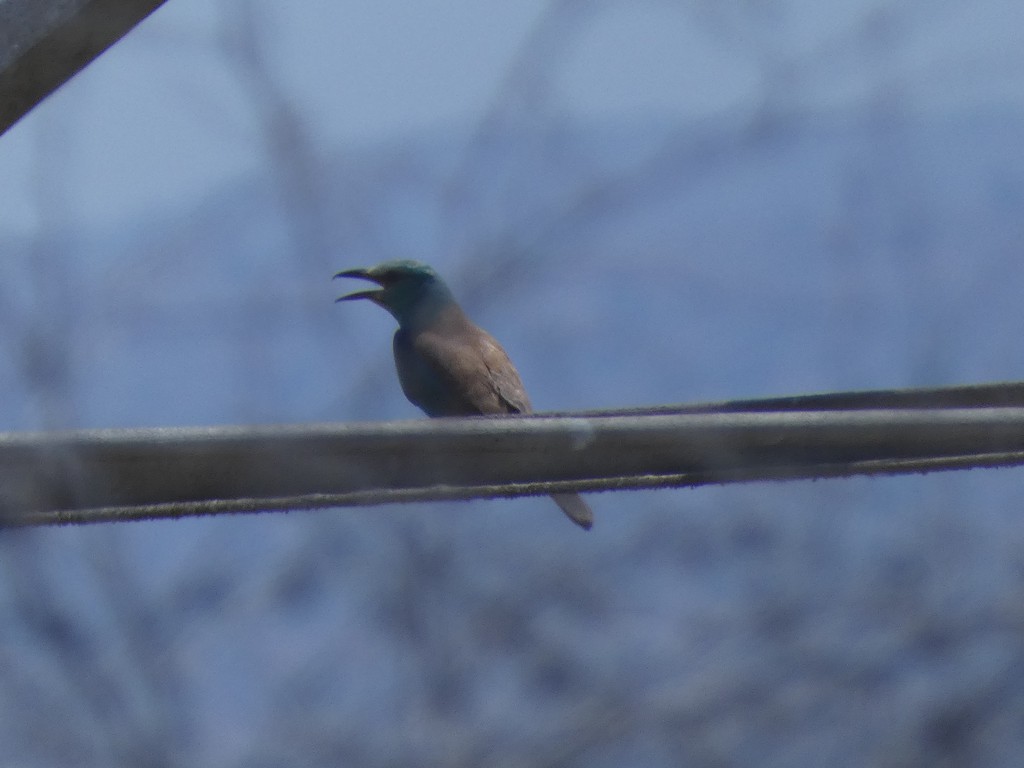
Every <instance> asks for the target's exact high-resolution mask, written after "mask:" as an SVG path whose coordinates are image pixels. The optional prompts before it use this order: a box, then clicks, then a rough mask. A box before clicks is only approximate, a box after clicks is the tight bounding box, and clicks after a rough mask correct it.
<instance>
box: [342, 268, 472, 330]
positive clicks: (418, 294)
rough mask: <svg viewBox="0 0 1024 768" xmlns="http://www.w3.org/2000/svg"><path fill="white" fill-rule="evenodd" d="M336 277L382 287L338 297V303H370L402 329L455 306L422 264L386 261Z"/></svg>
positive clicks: (440, 281) (445, 290) (430, 270)
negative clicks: (355, 300)
mask: <svg viewBox="0 0 1024 768" xmlns="http://www.w3.org/2000/svg"><path fill="white" fill-rule="evenodd" d="M335 277H336V278H337V277H355V278H358V279H360V280H369V281H370V282H373V283H376V284H377V285H379V286H380V287H379V288H376V289H374V290H371V291H357V292H356V293H349V294H347V295H345V296H339V297H338V298H337V299H335V301H351V300H352V299H369V300H370V301H372V302H373V303H374V304H376V305H377V306H380V307H383V308H384V309H386V310H387V311H388V312H390V313H391V314H392V315H393V316H394V318H395V319H396V320H397V321H398V324H399V325H400V326H402V327H403V328H405V327H409V326H412V325H415V324H418V323H424V322H429V320H430V318H431V317H432V316H433V315H434V314H435V313H436V312H438V311H439V310H440V309H442V308H443V307H445V306H447V305H449V304H451V303H452V302H454V299H453V298H452V294H451V291H449V290H448V286H447V285H445V283H444V280H442V279H441V276H440V275H438V274H437V272H435V271H434V270H433V268H432V267H430V266H429V265H427V264H424V263H423V262H420V261H411V260H408V259H400V260H396V261H385V262H383V263H381V264H378V265H376V266H374V267H368V268H365V269H364V268H359V269H346V270H345V271H343V272H339V273H338V274H336V275H335Z"/></svg>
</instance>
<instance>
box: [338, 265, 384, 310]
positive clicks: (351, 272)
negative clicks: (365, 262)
mask: <svg viewBox="0 0 1024 768" xmlns="http://www.w3.org/2000/svg"><path fill="white" fill-rule="evenodd" d="M339 277H355V278H358V279H360V280H369V281H370V282H372V283H377V284H378V285H380V281H378V280H377V279H376V278H374V277H373V275H371V274H370V271H369V270H367V269H346V270H344V271H343V272H339V273H338V274H336V275H335V276H334V279H337V278H339ZM383 294H384V291H382V290H376V291H356V292H355V293H347V294H345V295H344V296H339V297H338V298H336V299H335V300H334V301H335V302H339V301H351V300H352V299H369V300H370V301H372V302H373V303H374V304H379V303H380V297H381V296H382V295H383Z"/></svg>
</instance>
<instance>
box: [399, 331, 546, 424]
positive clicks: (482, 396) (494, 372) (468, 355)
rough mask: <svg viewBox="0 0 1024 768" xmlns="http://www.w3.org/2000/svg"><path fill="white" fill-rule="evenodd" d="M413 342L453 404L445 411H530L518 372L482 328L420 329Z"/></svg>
mask: <svg viewBox="0 0 1024 768" xmlns="http://www.w3.org/2000/svg"><path fill="white" fill-rule="evenodd" d="M413 346H414V348H415V350H416V353H417V354H418V355H419V356H420V358H421V359H422V360H424V361H425V362H426V363H427V364H428V365H429V366H430V368H431V369H432V370H433V372H434V373H435V374H436V375H437V377H438V378H439V379H440V380H441V382H443V386H444V389H445V390H446V391H447V392H448V393H449V395H450V397H451V399H450V402H451V403H452V406H453V408H452V411H451V412H450V413H448V414H446V415H457V414H465V415H471V414H501V413H529V412H530V410H531V408H530V399H529V398H528V397H527V396H526V390H525V389H524V388H523V382H522V381H521V380H520V379H519V373H518V372H517V371H516V369H515V367H514V366H513V365H512V361H511V360H509V359H508V355H507V354H506V353H505V350H504V349H502V348H501V345H500V344H498V342H497V341H496V340H495V339H494V337H493V336H491V335H490V334H489V333H487V332H486V331H484V330H481V329H479V328H476V327H474V328H473V329H472V332H471V333H465V334H459V335H458V336H455V337H452V336H449V335H447V334H446V335H442V334H440V333H432V332H425V333H420V334H418V335H417V337H416V339H415V341H414V342H413ZM455 406H457V411H456V409H455Z"/></svg>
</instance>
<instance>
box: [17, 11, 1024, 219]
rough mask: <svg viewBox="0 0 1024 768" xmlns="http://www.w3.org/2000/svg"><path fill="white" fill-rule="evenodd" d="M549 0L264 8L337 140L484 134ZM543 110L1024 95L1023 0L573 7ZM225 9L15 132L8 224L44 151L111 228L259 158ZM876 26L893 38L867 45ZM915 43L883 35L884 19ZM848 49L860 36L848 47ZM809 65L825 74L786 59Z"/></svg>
mask: <svg viewBox="0 0 1024 768" xmlns="http://www.w3.org/2000/svg"><path fill="white" fill-rule="evenodd" d="M569 5H571V4H552V3H547V2H540V1H539V0H523V1H522V2H517V3H501V4H491V3H479V2H471V1H470V0H445V1H437V2H424V3H416V2H403V1H400V0H384V1H381V2H376V1H371V0H349V1H347V2H329V1H327V0H309V2H303V3H300V4H287V5H280V4H272V3H259V4H258V5H257V7H258V8H259V18H260V20H261V22H262V25H263V27H262V29H261V30H260V33H261V38H262V40H263V41H265V43H266V50H267V51H268V54H269V57H270V64H271V67H272V71H273V76H274V77H275V79H277V80H278V83H279V86H280V88H281V89H282V90H283V91H284V92H285V93H287V95H288V98H289V99H290V100H292V102H293V104H295V105H296V106H297V107H298V109H299V110H300V111H301V114H302V115H303V117H304V119H305V120H306V121H307V125H308V129H309V131H310V132H311V134H312V135H313V137H314V138H315V140H316V141H317V142H318V144H320V145H321V146H322V147H325V148H332V149H338V148H343V147H346V146H357V145H358V146H366V145H374V144H377V143H380V142H386V141H390V140H394V139H396V138H399V139H400V138H404V137H408V136H410V135H415V134H417V133H418V132H421V131H424V130H429V129H432V128H434V129H437V128H444V129H447V128H451V127H453V126H471V125H474V124H476V123H477V122H478V121H479V120H481V119H482V118H483V117H484V116H485V115H486V114H487V113H488V110H489V109H491V108H492V107H493V105H494V104H495V100H496V94H498V93H499V92H500V89H501V88H502V87H503V84H504V83H506V82H507V78H508V77H509V75H510V73H512V74H513V75H514V73H515V72H516V71H517V70H516V65H517V62H519V58H518V57H519V56H520V55H521V53H522V51H523V48H524V46H525V45H527V44H528V43H529V42H530V41H531V40H533V39H534V38H532V37H531V35H533V34H534V33H535V32H536V31H537V29H538V25H539V24H540V23H541V20H542V19H544V18H547V17H546V16H545V14H547V13H550V11H551V9H552V8H555V7H567V6H569ZM576 5H578V6H580V7H582V8H584V9H588V8H589V9H592V10H591V11H590V12H589V16H588V18H589V19H590V20H589V22H588V23H587V24H585V25H582V27H581V28H580V30H577V31H574V33H573V36H572V39H571V40H570V41H569V42H568V43H567V44H565V46H564V51H563V52H562V53H560V54H559V58H558V61H557V62H556V65H555V67H554V71H555V72H556V73H557V75H556V77H554V78H553V81H552V83H550V84H549V86H548V88H549V90H548V91H547V92H546V93H542V94H536V93H534V94H526V95H525V96H524V97H525V98H534V99H537V100H538V105H539V106H540V108H543V109H549V110H553V111H554V112H556V113H558V114H564V115H566V116H570V117H579V118H597V119H607V118H613V117H619V118H621V117H623V116H637V115H643V114H657V115H662V116H665V115H668V116H671V117H676V118H682V119H687V118H694V117H701V116H709V115H716V114H721V113H723V112H727V111H730V110H731V111H735V110H743V109H749V108H752V107H753V106H756V104H757V103H758V99H759V97H760V95H761V94H762V93H763V90H762V88H763V87H764V85H765V82H766V81H765V79H764V77H765V72H766V71H769V70H771V72H772V75H771V76H772V77H778V78H780V79H779V80H778V81H777V82H778V83H781V84H782V87H783V88H784V89H785V88H787V85H786V80H785V78H787V77H793V78H795V81H794V82H793V83H792V84H790V85H791V88H792V93H787V94H785V95H786V96H787V97H792V98H794V100H795V101H797V102H798V103H800V102H802V104H800V105H801V106H805V107H810V108H813V109H828V108H834V107H842V106H848V105H849V104H851V103H855V102H856V101H857V100H858V99H863V98H864V97H865V96H866V95H867V94H869V93H870V91H871V90H872V88H875V87H877V86H878V84H879V83H880V82H886V81H891V82H893V83H896V84H898V85H899V86H900V87H903V88H905V89H907V90H908V91H909V94H910V96H911V98H910V100H909V101H908V104H909V105H910V106H911V107H912V108H916V109H932V108H936V107H941V106H943V105H946V106H948V105H950V104H953V105H958V106H961V107H962V106H963V105H964V104H965V103H966V102H968V101H971V100H987V101H995V102H999V103H1007V102H1011V103H1016V104H1021V103H1024V77H1021V69H1022V67H1024V65H1022V63H1021V58H1022V57H1021V56H1020V55H1019V53H1018V43H1019V40H1018V36H1017V34H1016V31H1017V30H1019V29H1021V28H1024V9H1022V7H1021V6H1020V4H1018V3H1013V2H1003V1H1001V0H988V1H987V2H984V3H976V4H970V3H942V4H919V3H911V4H901V5H900V6H897V7H892V6H890V5H889V4H871V3H865V2H832V3H827V4H821V3H813V2H807V1H806V0H801V1H800V2H793V3H789V4H786V5H784V6H783V5H766V6H764V7H766V8H769V9H772V8H775V9H779V10H775V11H772V10H768V11H761V12H759V11H757V10H751V9H752V8H753V6H749V7H748V6H744V5H740V4H732V3H721V4H704V3H670V2H642V3H636V4H621V3H591V4H584V3H578V4H576ZM230 8H231V4H230V3H214V2H209V1H208V0H171V1H170V2H168V3H166V5H165V6H163V7H162V8H161V9H159V10H158V11H157V12H156V13H154V14H153V15H152V16H151V17H150V18H149V19H147V20H146V21H145V22H143V24H141V25H140V26H139V27H138V28H137V29H136V30H134V31H133V32H132V33H130V34H129V35H128V36H127V37H126V38H125V39H123V40H122V41H121V42H120V43H118V44H117V45H116V46H115V47H114V48H113V49H111V50H110V51H108V52H107V53H106V54H104V55H103V56H102V57H100V59H99V60H97V61H96V62H94V63H93V64H91V65H90V66H89V67H88V68H87V69H86V70H85V71H84V72H83V73H81V74H79V75H78V76H77V77H75V78H74V79H73V80H72V81H71V82H69V83H68V84H66V85H65V86H64V87H63V88H62V89H61V90H60V91H59V92H58V93H57V94H56V95H54V96H52V97H51V98H50V99H48V100H47V101H46V102H45V103H44V104H43V105H41V106H40V107H38V108H37V109H36V110H35V111H34V112H33V113H31V114H30V115H29V116H28V117H26V118H25V119H24V120H22V122H21V123H20V124H19V125H17V126H15V127H14V128H13V129H12V130H11V131H9V132H8V134H6V135H5V136H4V137H3V140H2V141H0V177H3V178H4V179H5V189H6V191H7V197H6V199H5V205H4V206H3V209H2V210H0V234H3V233H4V232H8V233H13V232H20V233H29V232H31V231H33V229H34V227H35V226H37V224H38V218H37V211H36V203H35V202H34V200H35V199H36V197H37V193H36V192H33V187H32V182H31V179H32V176H33V174H34V173H35V171H34V170H33V169H34V167H35V165H34V164H35V162H36V161H35V159H34V158H35V157H36V156H37V155H38V154H45V155H57V156H58V157H59V161H60V163H61V164H62V166H63V178H62V183H63V185H64V192H63V194H64V198H65V202H66V205H67V209H68V211H67V213H68V215H69V216H70V217H72V218H73V219H74V220H75V221H79V222H81V223H84V224H94V223H96V224H116V223H118V222H121V221H125V220H128V219H131V218H132V217H135V216H138V215H140V214H141V213H143V212H152V211H154V210H159V209H165V208H167V207H168V206H174V205H177V204H181V203H182V202H183V201H187V200H190V199H195V198H196V197H197V196H199V195H202V194H203V193H204V192H206V191H209V190H212V189H215V188H217V187H218V185H220V184H222V183H224V182H225V181H226V180H230V179H233V178H236V177H238V176H239V175H241V174H244V173H246V172H247V171H250V170H252V168H253V167H254V166H257V165H258V164H259V163H260V162H261V149H260V145H259V140H258V136H256V135H255V134H254V132H253V131H252V130H251V128H250V127H249V119H250V115H249V112H248V111H247V108H246V104H245V102H244V97H243V95H242V91H241V89H240V88H239V85H238V81H237V79H236V78H235V77H234V76H233V75H232V72H231V70H230V68H229V67H228V66H227V65H226V63H225V59H224V56H223V55H222V52H221V50H220V48H219V47H218V42H217V40H218V35H219V30H220V26H221V25H222V24H223V23H224V19H225V18H228V17H229V15H230ZM876 27H877V32H878V34H877V37H879V39H878V40H877V41H875V42H874V43H873V42H872V40H873V36H875V32H873V31H872V30H873V29H875V28H876ZM890 27H891V33H892V34H897V35H900V38H899V45H897V46H892V45H887V44H886V42H885V40H884V35H885V34H886V32H885V30H886V29H889V28H890ZM851 41H852V42H851ZM800 61H810V62H812V65H811V66H810V67H804V68H803V70H802V71H799V67H797V66H793V67H792V69H793V72H786V71H785V69H786V67H787V66H789V65H788V64H787V62H790V63H791V62H800Z"/></svg>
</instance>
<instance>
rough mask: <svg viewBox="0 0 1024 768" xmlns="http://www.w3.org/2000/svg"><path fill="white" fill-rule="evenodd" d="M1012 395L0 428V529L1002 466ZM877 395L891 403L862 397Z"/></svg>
mask: <svg viewBox="0 0 1024 768" xmlns="http://www.w3.org/2000/svg"><path fill="white" fill-rule="evenodd" d="M1020 398H1024V385H1021V384H999V385H983V386H980V387H958V388H948V389H933V390H895V391H889V392H861V393H834V394H824V395H814V396H802V397H799V398H781V399H779V398H776V399H771V400H748V401H735V402H731V403H719V404H710V405H695V406H686V405H683V406H661V407H657V408H653V409H643V410H641V411H626V412H615V411H610V412H590V413H586V414H546V415H545V414H542V415H536V416H516V417H505V418H459V419H430V420H426V419H424V420H418V421H401V422H376V423H356V424H310V425H287V426H254V427H237V426H229V427H207V428H171V429H135V430H86V431H80V432H67V433H39V434H16V433H11V434H5V435H0V504H2V509H3V510H5V514H4V522H5V523H6V524H7V525H47V524H59V523H86V522H104V521H115V520H137V519H156V518H174V517H182V516H195V515H208V514H218V513H224V512H255V511H269V510H285V509H310V508H322V507H331V506H362V505H373V504H383V503H393V502H408V501H424V500H436V499H467V498H491V497H497V496H519V495H533V494H547V493H552V492H562V491H570V490H574V491H597V490H624V489H633V488H659V487H681V486H696V485H704V484H708V483H733V482H751V481H761V480H784V479H801V478H825V477H843V476H851V475H878V474H904V473H912V472H930V471H936V470H942V469H967V468H973V467H998V466H1017V465H1020V464H1024V407H1022V406H1021V405H1019V404H1016V403H1017V402H1018V399H1020ZM886 402H900V403H902V404H903V406H904V407H887V408H883V407H877V406H878V404H879V403H886ZM992 403H998V404H997V405H993V404H992ZM1006 403H1010V405H1006ZM772 404H774V406H772V407H770V406H771V405H772ZM806 408H813V409H812V410H807V409H806Z"/></svg>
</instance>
